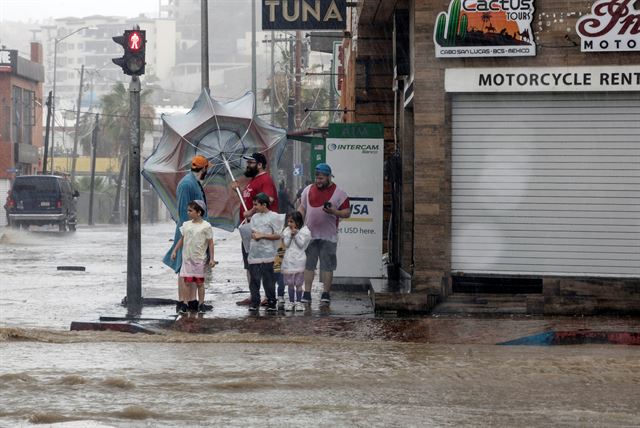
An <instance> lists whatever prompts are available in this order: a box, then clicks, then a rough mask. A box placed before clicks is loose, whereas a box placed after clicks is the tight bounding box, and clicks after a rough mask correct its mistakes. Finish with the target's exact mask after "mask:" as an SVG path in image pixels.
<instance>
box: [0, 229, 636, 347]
mask: <svg viewBox="0 0 640 428" xmlns="http://www.w3.org/2000/svg"><path fill="white" fill-rule="evenodd" d="M173 227H174V226H173V225H172V224H169V223H167V224H155V225H143V228H142V241H143V242H142V250H143V254H142V283H143V296H144V297H145V298H150V299H153V298H155V299H165V300H168V301H169V302H172V301H173V299H174V298H175V295H176V288H177V287H176V276H175V274H173V272H172V271H171V270H170V269H168V268H167V267H165V266H163V265H162V263H161V259H162V256H163V254H164V252H165V251H166V250H167V249H168V248H169V246H170V239H171V237H172V235H173ZM126 234H127V230H126V227H125V226H97V227H92V228H89V227H86V226H85V227H79V228H78V231H77V232H76V233H73V234H72V233H64V234H59V233H57V232H50V231H47V230H32V231H30V232H24V231H21V232H17V231H13V230H7V229H0V248H1V249H2V251H1V252H0V266H2V270H1V271H0V284H1V285H0V290H1V291H2V293H1V294H0V310H1V312H2V319H0V323H1V324H2V325H3V326H9V327H11V326H15V327H21V328H24V327H26V328H34V327H35V328H47V329H57V330H68V329H69V328H70V327H71V325H72V323H75V327H76V328H81V329H84V328H87V329H91V328H103V327H104V328H110V327H109V325H113V326H116V327H117V326H118V325H122V324H125V325H135V326H136V329H132V330H124V331H147V332H152V333H158V334H165V333H168V332H170V331H178V332H189V333H200V334H218V333H220V332H228V331H235V332H239V333H254V334H261V335H281V336H292V335H295V336H325V337H336V338H347V339H353V340H367V341H370V340H391V341H400V342H416V343H439V344H496V343H502V342H507V341H512V340H516V339H520V338H522V337H526V336H531V335H537V334H540V333H544V332H550V331H565V332H566V331H569V332H572V331H573V332H575V331H596V332H618V333H621V332H626V333H631V334H633V335H635V336H634V337H636V338H637V337H638V335H640V318H637V317H636V318H634V317H586V318H582V317H540V316H527V315H512V316H509V315H506V316H505V315H494V316H463V315H447V316H438V315H431V316H417V317H404V318H403V317H398V316H393V315H387V316H385V315H384V314H383V315H376V314H375V313H374V307H373V304H372V299H371V296H370V295H369V293H368V292H366V291H339V290H336V291H333V292H332V305H331V309H330V310H329V311H321V310H320V309H319V308H318V303H319V297H320V293H321V290H322V285H321V284H320V283H314V286H313V290H312V293H313V298H314V303H313V305H312V306H311V308H310V310H307V311H305V312H302V313H300V312H295V313H290V312H280V313H276V314H267V313H266V311H265V310H264V308H263V309H261V311H260V312H259V313H258V314H250V313H249V312H248V310H247V307H246V306H238V305H236V301H238V300H242V299H244V298H246V297H247V296H248V291H247V287H246V276H245V273H244V270H243V269H242V259H241V255H240V249H239V247H240V240H239V237H238V236H237V233H227V232H222V231H216V232H215V236H214V238H215V241H216V259H217V260H218V261H219V262H220V264H219V265H218V267H216V268H215V269H214V273H213V279H212V281H211V283H210V284H208V285H207V289H206V301H207V302H208V303H210V304H212V305H213V310H212V311H211V312H207V313H206V314H203V315H197V314H188V315H185V316H180V317H178V316H177V315H176V314H175V306H174V305H173V304H171V303H170V304H167V305H145V306H144V307H143V309H142V312H141V313H140V314H134V318H131V316H132V314H127V309H126V307H124V306H122V305H121V300H122V298H123V297H124V295H125V293H126V270H125V269H126ZM59 266H79V267H82V268H84V270H58V267H59ZM127 318H130V319H127ZM97 324H100V325H101V327H96V325H97ZM92 325H93V326H94V327H91V326H92ZM138 327H139V328H138ZM116 329H117V328H116Z"/></svg>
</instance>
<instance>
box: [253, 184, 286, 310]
mask: <svg viewBox="0 0 640 428" xmlns="http://www.w3.org/2000/svg"><path fill="white" fill-rule="evenodd" d="M270 204H271V200H270V199H269V196H268V195H267V194H265V193H258V194H257V195H256V196H255V198H254V199H253V207H254V209H255V214H254V215H253V217H251V223H250V226H251V244H250V247H249V254H248V256H247V261H248V263H249V274H250V277H251V280H250V282H249V290H250V291H251V304H250V306H249V310H250V311H252V312H256V311H257V310H258V308H259V307H260V282H262V287H263V288H264V294H265V295H266V297H267V311H269V312H275V311H276V310H277V308H276V289H275V278H274V273H273V261H274V259H275V256H276V251H277V245H278V242H279V241H280V233H281V232H282V227H283V226H284V214H277V213H275V212H273V211H270V210H269V205H270Z"/></svg>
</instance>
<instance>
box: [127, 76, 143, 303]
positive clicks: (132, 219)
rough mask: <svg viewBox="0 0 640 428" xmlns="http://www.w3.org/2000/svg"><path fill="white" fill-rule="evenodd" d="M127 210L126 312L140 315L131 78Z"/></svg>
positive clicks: (136, 125) (136, 116)
mask: <svg viewBox="0 0 640 428" xmlns="http://www.w3.org/2000/svg"><path fill="white" fill-rule="evenodd" d="M129 100H130V109H131V110H130V113H129V120H130V122H129V123H130V128H129V140H130V145H129V180H128V181H129V199H128V200H129V204H128V205H129V210H128V214H127V216H128V217H127V218H128V222H127V225H128V244H127V312H128V313H129V314H134V313H140V310H141V308H142V272H141V270H142V268H141V263H142V261H141V243H140V241H141V233H140V219H141V216H140V205H141V204H140V79H139V78H138V76H132V77H131V83H130V84H129Z"/></svg>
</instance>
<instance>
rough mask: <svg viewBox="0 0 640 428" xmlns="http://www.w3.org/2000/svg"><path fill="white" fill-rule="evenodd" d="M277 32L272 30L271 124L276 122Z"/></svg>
mask: <svg viewBox="0 0 640 428" xmlns="http://www.w3.org/2000/svg"><path fill="white" fill-rule="evenodd" d="M274 38H275V34H274V32H273V30H271V96H270V97H269V103H270V104H271V124H272V125H274V126H275V124H276V104H275V96H276V65H275V49H276V42H275V40H274Z"/></svg>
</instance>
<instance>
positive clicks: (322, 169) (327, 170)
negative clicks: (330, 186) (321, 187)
mask: <svg viewBox="0 0 640 428" xmlns="http://www.w3.org/2000/svg"><path fill="white" fill-rule="evenodd" d="M318 173H320V174H324V175H328V176H331V177H333V174H331V167H330V166H329V164H326V163H319V164H318V165H316V174H318Z"/></svg>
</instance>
